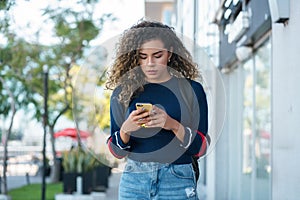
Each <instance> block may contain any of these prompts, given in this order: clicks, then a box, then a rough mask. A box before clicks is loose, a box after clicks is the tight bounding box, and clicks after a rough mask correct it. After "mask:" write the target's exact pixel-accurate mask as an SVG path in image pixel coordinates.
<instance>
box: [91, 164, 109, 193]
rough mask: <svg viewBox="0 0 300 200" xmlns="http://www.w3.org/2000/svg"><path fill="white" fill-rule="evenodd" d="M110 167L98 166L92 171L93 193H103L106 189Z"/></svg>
mask: <svg viewBox="0 0 300 200" xmlns="http://www.w3.org/2000/svg"><path fill="white" fill-rule="evenodd" d="M110 171H111V169H110V167H108V166H106V165H104V166H98V167H96V168H95V169H94V170H93V187H94V190H95V191H98V192H103V189H104V190H106V189H107V188H108V178H109V176H110Z"/></svg>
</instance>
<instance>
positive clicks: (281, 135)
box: [272, 0, 300, 200]
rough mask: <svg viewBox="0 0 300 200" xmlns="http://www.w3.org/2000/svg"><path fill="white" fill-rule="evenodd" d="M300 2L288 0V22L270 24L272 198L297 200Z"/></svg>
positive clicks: (299, 191)
mask: <svg viewBox="0 0 300 200" xmlns="http://www.w3.org/2000/svg"><path fill="white" fill-rule="evenodd" d="M299 19H300V3H299V0H290V21H289V24H288V25H287V26H286V27H284V26H283V25H282V24H272V48H273V50H272V51H273V52H272V54H273V55H272V62H273V63H272V65H273V74H272V82H273V88H272V92H273V99H272V104H273V105H272V106H273V114H272V117H273V123H272V124H273V127H272V128H273V147H272V150H273V161H272V164H273V166H272V173H273V180H272V199H273V200H277V199H278V200H282V199H288V200H294V199H295V200H296V199H299V197H300V172H299V169H300V155H299V154H300V83H299V82H300V62H299V61H300V37H299V33H300V20H299Z"/></svg>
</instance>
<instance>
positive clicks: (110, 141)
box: [108, 137, 124, 159]
mask: <svg viewBox="0 0 300 200" xmlns="http://www.w3.org/2000/svg"><path fill="white" fill-rule="evenodd" d="M111 143H112V137H111V138H109V140H108V149H109V151H110V152H111V153H112V155H113V156H115V157H116V158H118V159H121V158H124V157H123V156H119V155H117V154H116V153H115V152H114V150H113V149H112V147H111Z"/></svg>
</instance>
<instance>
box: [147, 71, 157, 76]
mask: <svg viewBox="0 0 300 200" xmlns="http://www.w3.org/2000/svg"><path fill="white" fill-rule="evenodd" d="M146 72H147V74H149V75H154V74H156V73H157V70H147V71H146Z"/></svg>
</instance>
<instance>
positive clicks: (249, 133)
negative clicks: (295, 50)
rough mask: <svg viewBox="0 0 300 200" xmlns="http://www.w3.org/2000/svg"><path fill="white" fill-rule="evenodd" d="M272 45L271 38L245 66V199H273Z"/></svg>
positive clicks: (243, 164) (243, 170)
mask: <svg viewBox="0 0 300 200" xmlns="http://www.w3.org/2000/svg"><path fill="white" fill-rule="evenodd" d="M270 46H271V45H270V42H269V41H267V42H266V43H265V44H264V45H263V46H262V47H260V48H259V49H258V50H257V51H256V52H255V54H254V55H253V57H252V58H251V59H249V60H248V61H247V62H246V63H245V64H244V65H243V69H244V99H243V102H244V108H243V132H242V133H243V137H242V138H243V143H242V144H243V163H242V172H243V177H242V178H243V180H242V190H243V191H242V193H243V198H244V197H245V198H246V199H249V198H250V197H249V196H254V199H270V173H271V164H270V157H271V77H270V74H271V64H270V60H271V57H270V52H271V47H270ZM254 70H255V71H254ZM254 92H255V93H254ZM254 170H255V171H254ZM250 191H251V192H250ZM244 195H245V196H244ZM248 195H249V196H248Z"/></svg>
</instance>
